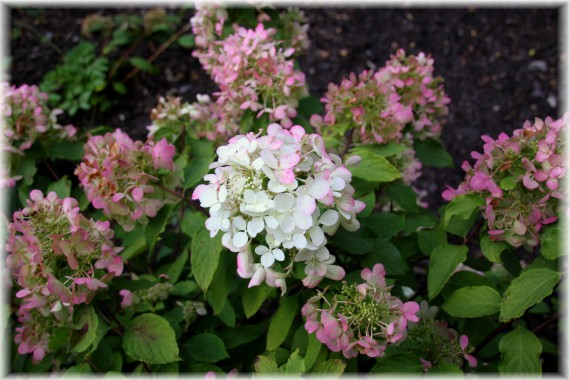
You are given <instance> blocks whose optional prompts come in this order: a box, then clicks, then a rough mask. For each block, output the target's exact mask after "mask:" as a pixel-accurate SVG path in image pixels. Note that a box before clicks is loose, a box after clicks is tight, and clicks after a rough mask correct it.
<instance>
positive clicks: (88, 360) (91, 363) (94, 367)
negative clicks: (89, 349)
mask: <svg viewBox="0 0 570 380" xmlns="http://www.w3.org/2000/svg"><path fill="white" fill-rule="evenodd" d="M85 360H87V363H89V365H90V366H91V367H93V369H94V370H95V372H97V373H102V372H101V370H100V369H99V368H97V366H96V365H95V363H93V361H92V360H91V358H90V357H89V356H87V357H86V358H85Z"/></svg>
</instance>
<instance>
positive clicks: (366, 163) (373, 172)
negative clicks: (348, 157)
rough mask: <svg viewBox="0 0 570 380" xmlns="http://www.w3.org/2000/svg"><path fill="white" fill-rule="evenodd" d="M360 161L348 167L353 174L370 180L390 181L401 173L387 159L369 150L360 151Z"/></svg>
mask: <svg viewBox="0 0 570 380" xmlns="http://www.w3.org/2000/svg"><path fill="white" fill-rule="evenodd" d="M358 155H359V156H360V158H361V159H362V161H361V162H360V164H359V165H358V166H351V167H350V168H349V170H350V172H351V173H352V175H353V176H355V177H358V178H362V179H365V180H367V181H370V182H391V181H394V180H395V179H398V178H400V177H401V176H402V175H401V174H400V172H399V171H398V169H396V168H395V167H394V166H393V165H392V164H391V163H390V162H388V160H387V159H385V158H384V157H382V156H380V155H379V154H375V153H371V152H369V151H360V152H359V154H358Z"/></svg>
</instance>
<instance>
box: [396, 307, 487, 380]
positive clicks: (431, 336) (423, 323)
mask: <svg viewBox="0 0 570 380" xmlns="http://www.w3.org/2000/svg"><path fill="white" fill-rule="evenodd" d="M438 310H439V308H438V307H436V306H431V307H430V306H429V305H428V303H427V302H426V301H422V302H420V313H419V320H418V321H417V322H414V323H411V324H410V327H409V328H408V339H407V340H406V347H407V348H409V349H410V350H411V352H413V353H414V354H416V355H418V356H419V357H420V361H421V363H422V366H423V367H424V370H425V371H426V372H427V371H428V370H429V369H430V368H432V367H433V366H439V365H442V364H452V365H456V366H458V367H461V366H462V365H463V360H465V361H467V363H469V366H470V367H473V368H475V367H477V359H475V357H474V356H473V355H471V352H473V347H470V346H469V337H468V336H467V335H461V336H458V334H457V331H455V330H454V329H452V328H449V327H448V325H447V322H446V321H443V320H435V315H436V314H437V312H438Z"/></svg>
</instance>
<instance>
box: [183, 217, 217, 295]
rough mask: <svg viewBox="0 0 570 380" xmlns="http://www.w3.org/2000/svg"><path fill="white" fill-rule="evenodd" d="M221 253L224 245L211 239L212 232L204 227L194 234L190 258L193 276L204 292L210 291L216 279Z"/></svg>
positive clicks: (215, 239)
mask: <svg viewBox="0 0 570 380" xmlns="http://www.w3.org/2000/svg"><path fill="white" fill-rule="evenodd" d="M221 251H222V243H221V241H220V238H219V237H214V238H211V237H210V231H208V230H207V229H206V228H205V227H202V228H201V229H200V230H198V231H197V232H196V233H195V234H194V237H193V238H192V252H191V256H190V262H191V264H192V274H193V275H194V278H195V279H196V282H197V283H198V285H199V286H200V288H202V290H203V291H204V292H206V291H207V290H208V287H209V286H210V283H211V282H212V279H213V278H214V273H216V269H217V268H218V261H219V257H220V252H221Z"/></svg>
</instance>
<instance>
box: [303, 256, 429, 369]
mask: <svg viewBox="0 0 570 380" xmlns="http://www.w3.org/2000/svg"><path fill="white" fill-rule="evenodd" d="M360 275H361V277H362V279H363V280H364V282H363V283H361V284H358V285H356V284H350V285H349V284H347V283H346V282H345V283H343V285H342V287H341V289H340V291H339V292H338V293H337V294H334V295H333V296H332V298H331V297H329V298H326V297H325V292H326V290H325V292H322V293H321V292H319V295H317V296H314V297H312V298H310V299H309V300H308V301H307V303H306V304H305V306H303V308H302V309H301V313H302V314H303V316H304V317H305V318H306V323H305V329H306V330H307V332H308V333H309V334H311V333H313V332H316V336H317V339H318V340H319V341H320V342H322V343H324V344H325V345H326V346H327V347H328V348H329V349H330V350H331V351H334V352H342V353H343V355H344V356H345V357H346V358H347V359H350V358H354V357H356V356H357V355H358V354H363V355H368V356H370V357H373V358H374V357H380V356H383V355H384V351H385V349H386V347H387V346H388V345H390V344H395V343H398V342H401V341H403V340H404V339H405V338H406V329H407V327H408V322H418V320H419V319H418V316H417V314H418V312H419V310H420V308H419V305H418V304H417V303H416V302H413V301H410V302H406V303H403V302H402V301H401V300H400V299H399V298H397V297H395V296H393V295H391V294H390V289H391V287H390V286H386V279H385V275H386V272H385V271H384V266H383V265H382V264H376V265H374V267H373V268H372V270H370V269H368V268H365V269H363V270H362V271H361V274H360ZM321 299H322V300H323V303H322V305H321V306H319V303H320V302H319V301H320V300H321Z"/></svg>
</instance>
